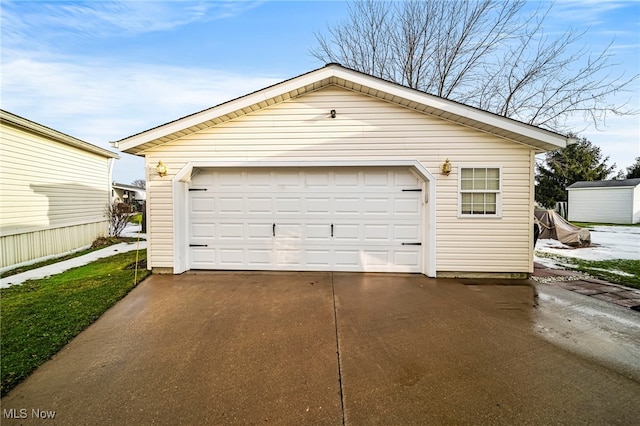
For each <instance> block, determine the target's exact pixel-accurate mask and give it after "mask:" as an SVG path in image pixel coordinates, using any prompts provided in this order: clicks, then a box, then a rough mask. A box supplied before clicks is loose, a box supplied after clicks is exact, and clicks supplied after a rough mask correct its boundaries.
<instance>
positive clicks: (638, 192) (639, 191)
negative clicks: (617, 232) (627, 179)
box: [632, 186, 640, 223]
mask: <svg viewBox="0 0 640 426" xmlns="http://www.w3.org/2000/svg"><path fill="white" fill-rule="evenodd" d="M632 223H640V186H636V187H635V188H633V219H632Z"/></svg>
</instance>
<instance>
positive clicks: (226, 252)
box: [218, 248, 247, 266]
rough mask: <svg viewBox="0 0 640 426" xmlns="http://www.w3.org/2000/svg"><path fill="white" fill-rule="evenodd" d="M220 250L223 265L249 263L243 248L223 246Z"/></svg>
mask: <svg viewBox="0 0 640 426" xmlns="http://www.w3.org/2000/svg"><path fill="white" fill-rule="evenodd" d="M218 251H219V253H220V265H222V266H242V265H245V264H246V263H247V262H246V259H245V257H244V252H245V250H244V249H242V248H221V249H218Z"/></svg>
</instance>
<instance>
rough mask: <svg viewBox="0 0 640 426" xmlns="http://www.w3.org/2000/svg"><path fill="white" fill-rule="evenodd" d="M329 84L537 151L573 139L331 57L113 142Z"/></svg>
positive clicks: (132, 141) (129, 142)
mask: <svg viewBox="0 0 640 426" xmlns="http://www.w3.org/2000/svg"><path fill="white" fill-rule="evenodd" d="M329 86H338V87H343V88H345V89H347V90H351V91H354V92H359V93H363V94H366V95H368V96H372V97H376V98H378V99H381V100H384V101H387V102H392V103H396V104H398V105H401V106H403V107H405V108H409V109H413V110H416V111H419V112H422V113H424V114H429V115H432V116H436V117H439V118H442V119H444V120H448V121H451V122H454V123H457V124H460V125H463V126H467V127H471V128H475V129H477V130H480V131H483V132H487V133H490V134H493V135H496V136H499V137H503V138H506V139H509V140H512V141H514V142H517V143H521V144H524V145H528V146H530V147H532V148H534V149H535V150H536V151H537V152H544V151H549V150H553V149H557V148H564V147H566V146H567V144H568V143H570V142H569V140H570V139H569V138H567V137H566V136H563V135H561V134H558V133H554V132H551V131H549V130H545V129H541V128H539V127H535V126H532V125H529V124H525V123H522V122H519V121H516V120H513V119H510V118H506V117H502V116H499V115H496V114H493V113H490V112H487V111H483V110H480V109H478V108H474V107H471V106H468V105H464V104H461V103H458V102H455V101H451V100H448V99H444V98H441V97H438V96H434V95H430V94H427V93H424V92H421V91H419V90H416V89H412V88H409V87H405V86H402V85H400V84H397V83H393V82H390V81H386V80H383V79H381V78H378V77H373V76H371V75H368V74H364V73H362V72H359V71H355V70H352V69H349V68H346V67H343V66H342V65H340V64H335V63H331V64H327V65H325V66H324V67H322V68H319V69H316V70H314V71H310V72H308V73H306V74H302V75H299V76H297V77H294V78H291V79H289V80H285V81H283V82H281V83H277V84H275V85H273V86H269V87H266V88H264V89H261V90H258V91H256V92H253V93H250V94H248V95H245V96H242V97H239V98H236V99H233V100H231V101H228V102H224V103H222V104H219V105H217V106H214V107H211V108H208V109H205V110H203V111H200V112H197V113H195V114H191V115H188V116H186V117H183V118H179V119H177V120H174V121H171V122H169V123H166V124H163V125H161V126H158V127H154V128H152V129H149V130H146V131H143V132H141V133H137V134H135V135H132V136H129V137H126V138H123V139H120V140H119V141H117V142H115V145H116V146H119V147H120V149H121V150H122V151H124V152H127V153H129V154H138V155H140V154H143V153H144V151H146V150H148V149H151V148H154V147H156V146H158V145H162V144H165V143H168V142H171V141H173V140H176V139H178V138H180V137H182V136H186V135H188V134H191V133H195V132H197V131H199V130H203V129H206V128H210V127H214V126H216V125H218V124H221V123H224V122H226V121H229V120H232V119H234V118H237V117H240V116H243V115H246V114H250V113H251V112H254V111H257V110H260V109H262V108H267V107H269V106H271V105H274V104H277V103H280V102H284V101H286V100H289V99H295V98H297V97H299V96H302V95H304V94H306V93H310V92H313V91H316V90H320V89H322V88H324V87H329Z"/></svg>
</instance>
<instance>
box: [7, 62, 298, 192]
mask: <svg viewBox="0 0 640 426" xmlns="http://www.w3.org/2000/svg"><path fill="white" fill-rule="evenodd" d="M285 77H291V76H271V77H270V76H264V75H261V76H252V75H238V74H233V73H228V72H223V71H218V70H212V69H204V68H193V67H190V68H183V67H179V66H163V65H148V64H132V63H125V64H114V63H111V62H110V61H107V60H100V59H92V60H86V59H84V58H75V57H73V58H72V57H60V58H58V59H57V60H53V59H48V60H46V61H42V60H40V59H38V57H37V55H35V54H34V55H28V54H25V52H20V55H16V56H14V57H11V54H10V53H9V54H7V52H5V58H4V60H3V64H2V92H1V95H2V108H3V109H6V110H8V111H10V112H13V113H15V114H18V115H21V116H23V117H25V118H27V119H30V120H33V121H36V122H38V123H41V124H43V125H46V126H49V127H52V128H54V129H56V130H58V131H61V132H64V133H67V134H69V135H72V136H74V137H77V138H79V139H82V140H85V141H87V142H90V143H93V144H95V145H98V146H102V147H104V148H109V144H108V142H109V141H112V140H118V139H121V138H124V137H127V136H130V135H132V134H135V133H138V132H140V131H143V130H147V129H149V128H152V127H155V126H157V125H160V124H164V123H165V122H168V121H171V120H175V119H177V118H179V117H182V116H185V115H188V114H191V113H194V112H198V111H200V110H202V109H205V108H209V107H211V106H214V105H217V104H219V103H221V102H226V101H228V100H230V99H234V98H236V97H239V96H243V95H245V94H247V93H250V92H253V91H255V90H258V89H261V88H263V87H266V86H269V85H271V84H274V83H276V82H279V81H281V80H282V79H284V78H285ZM130 161H131V160H126V161H122V160H121V161H120V162H119V163H118V164H117V165H116V170H115V175H116V178H117V179H118V180H120V181H123V182H125V183H126V182H130V181H132V180H133V179H136V178H141V177H143V176H144V171H143V170H142V163H141V162H136V163H135V167H136V168H137V170H129V169H130V168H131V167H132V166H131V165H132V164H134V163H131V162H130ZM121 172H122V173H121Z"/></svg>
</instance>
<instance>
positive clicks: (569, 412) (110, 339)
mask: <svg viewBox="0 0 640 426" xmlns="http://www.w3.org/2000/svg"><path fill="white" fill-rule="evenodd" d="M521 283H522V284H523V285H511V286H494V285H483V286H474V285H464V284H462V283H461V282H460V281H456V280H434V279H429V278H426V277H423V276H420V275H393V274H347V273H330V272H328V273H322V272H319V273H203V274H184V275H179V276H172V275H154V276H151V277H150V278H148V279H147V280H146V281H144V282H143V283H142V284H140V285H139V286H138V287H137V288H136V289H134V290H133V291H132V292H131V293H130V294H129V295H128V296H127V297H126V298H124V299H123V300H122V301H120V302H119V303H118V304H116V305H115V306H114V307H113V308H112V309H110V310H109V311H108V312H106V313H105V314H104V315H103V316H102V317H101V318H100V319H99V320H98V321H97V322H96V323H94V324H93V325H92V326H91V327H89V329H87V330H86V331H85V332H83V333H81V334H80V335H79V336H78V337H77V338H76V339H74V340H73V341H72V342H71V343H70V344H69V345H67V346H66V347H65V348H64V349H63V350H62V351H61V352H60V353H59V354H58V355H56V357H55V358H54V359H53V360H51V361H50V362H48V363H46V364H45V365H43V366H42V367H41V368H39V369H38V370H37V371H36V372H35V373H34V374H33V375H32V376H31V377H29V378H28V379H27V380H26V381H25V382H23V383H22V384H20V385H19V386H17V387H16V388H15V389H14V390H13V391H12V392H10V393H9V395H7V396H6V397H5V398H3V400H2V409H3V419H2V421H3V424H12V423H14V422H15V423H22V424H29V423H38V422H40V420H38V419H37V418H36V417H37V414H38V411H35V412H34V411H32V410H34V409H35V410H45V411H47V412H55V421H57V422H60V423H65V424H151V423H157V424H314V425H315V424H335V425H340V424H354V425H361V424H385V425H388V424H442V423H474V424H486V423H497V424H522V423H534V424H541V423H587V424H590V423H594V424H604V423H608V424H614V423H620V424H630V423H633V422H635V421H637V419H638V418H640V407H639V406H638V404H637V396H638V395H639V394H640V383H639V382H638V381H636V380H634V379H633V378H631V377H629V376H625V375H623V374H620V373H618V372H616V371H614V370H613V369H611V368H607V367H606V366H603V365H601V364H598V363H596V362H593V361H590V360H589V359H587V358H584V357H580V356H577V355H574V354H572V353H570V352H568V351H565V350H563V349H561V348H558V347H557V346H555V345H553V344H551V343H549V342H547V341H546V340H544V339H542V338H540V337H539V334H538V332H537V331H536V330H537V329H536V325H535V318H536V314H535V311H536V308H535V307H534V290H533V287H531V286H529V285H524V284H525V282H521ZM11 410H13V411H11ZM20 410H25V411H20ZM12 413H13V414H12ZM21 413H26V416H25V418H24V419H14V420H11V419H10V418H9V417H18V416H19V415H20V414H21Z"/></svg>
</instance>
